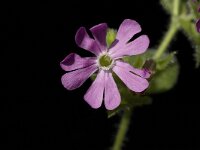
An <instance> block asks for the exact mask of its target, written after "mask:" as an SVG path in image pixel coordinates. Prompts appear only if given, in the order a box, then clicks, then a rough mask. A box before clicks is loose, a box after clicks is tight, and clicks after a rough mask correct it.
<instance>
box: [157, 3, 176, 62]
mask: <svg viewBox="0 0 200 150" xmlns="http://www.w3.org/2000/svg"><path fill="white" fill-rule="evenodd" d="M179 7H180V0H174V4H173V13H172V16H171V21H170V25H169V29H168V31H167V32H166V34H165V35H164V38H163V40H162V42H161V44H160V45H159V47H158V50H157V52H156V53H155V55H154V59H155V60H156V59H158V58H160V57H161V56H162V54H163V53H164V52H165V51H166V50H167V47H168V46H169V44H170V43H171V41H172V40H173V38H174V37H175V34H176V33H177V31H178V30H179V23H178V19H179V18H178V17H179V10H180V8H179Z"/></svg>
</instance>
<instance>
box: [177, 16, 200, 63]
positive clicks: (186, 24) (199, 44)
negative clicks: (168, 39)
mask: <svg viewBox="0 0 200 150" xmlns="http://www.w3.org/2000/svg"><path fill="white" fill-rule="evenodd" d="M180 24H181V28H182V31H183V33H184V34H185V35H186V37H187V38H188V40H189V41H190V42H191V44H192V47H193V48H194V49H195V52H194V58H195V61H196V67H199V66H200V33H198V32H197V30H196V26H195V23H194V22H193V21H192V20H187V19H184V17H183V18H180Z"/></svg>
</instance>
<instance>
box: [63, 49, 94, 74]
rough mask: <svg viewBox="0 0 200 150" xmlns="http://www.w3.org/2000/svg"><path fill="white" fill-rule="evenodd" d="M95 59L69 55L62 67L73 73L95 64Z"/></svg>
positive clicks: (73, 54)
mask: <svg viewBox="0 0 200 150" xmlns="http://www.w3.org/2000/svg"><path fill="white" fill-rule="evenodd" d="M95 60H96V58H95V57H86V58H82V57H80V56H79V55H77V54H75V53H71V54H69V55H67V56H66V57H65V58H64V60H63V61H61V62H60V66H61V68H62V69H63V70H65V71H72V70H76V69H80V68H84V67H88V66H91V65H93V64H95Z"/></svg>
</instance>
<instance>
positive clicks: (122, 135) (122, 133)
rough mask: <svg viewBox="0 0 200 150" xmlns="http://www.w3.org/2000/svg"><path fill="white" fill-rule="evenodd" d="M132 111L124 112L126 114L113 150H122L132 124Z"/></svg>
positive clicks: (121, 122) (122, 119)
mask: <svg viewBox="0 0 200 150" xmlns="http://www.w3.org/2000/svg"><path fill="white" fill-rule="evenodd" d="M131 113H132V110H126V111H124V114H123V116H122V118H121V121H120V124H119V129H118V132H117V135H116V137H115V141H114V144H113V147H112V150H121V148H122V146H123V141H124V138H125V136H126V133H127V131H128V127H129V124H130V118H131Z"/></svg>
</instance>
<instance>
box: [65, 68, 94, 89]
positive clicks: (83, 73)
mask: <svg viewBox="0 0 200 150" xmlns="http://www.w3.org/2000/svg"><path fill="white" fill-rule="evenodd" d="M96 70H97V66H96V65H91V66H89V67H86V68H82V69H78V70H75V71H72V72H68V73H66V74H64V75H63V76H62V78H61V82H62V84H63V86H64V87H65V88H66V89H68V90H74V89H76V88H79V87H80V86H81V85H82V84H83V83H84V82H85V81H86V80H87V79H88V78H89V77H90V76H91V75H92V74H93V73H94V72H95V71H96Z"/></svg>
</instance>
